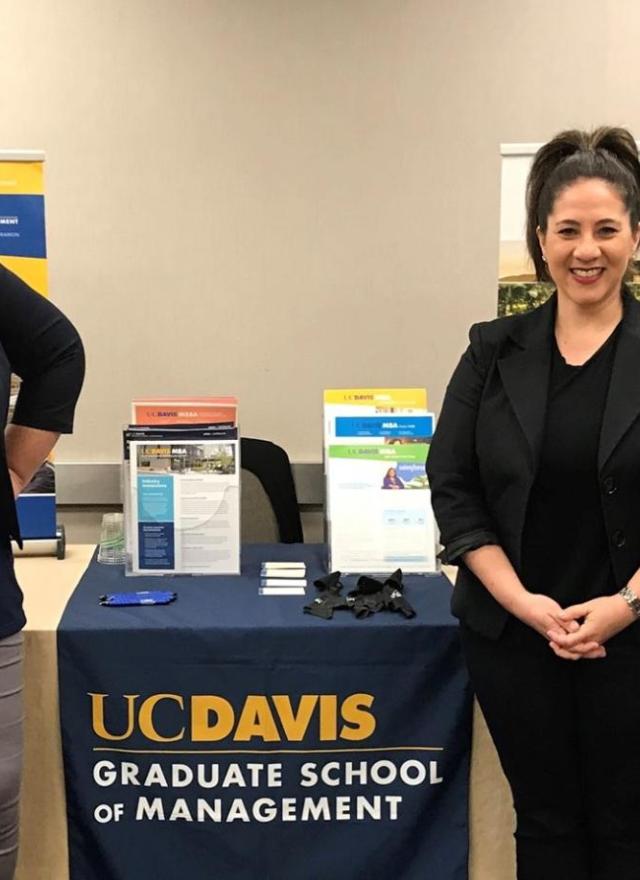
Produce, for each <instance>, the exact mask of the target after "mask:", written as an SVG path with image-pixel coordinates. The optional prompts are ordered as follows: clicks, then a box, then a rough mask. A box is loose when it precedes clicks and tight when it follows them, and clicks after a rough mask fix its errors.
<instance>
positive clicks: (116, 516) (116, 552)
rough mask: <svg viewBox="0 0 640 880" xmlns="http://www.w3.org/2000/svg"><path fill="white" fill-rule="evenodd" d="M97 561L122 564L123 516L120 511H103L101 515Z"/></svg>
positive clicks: (107, 563)
mask: <svg viewBox="0 0 640 880" xmlns="http://www.w3.org/2000/svg"><path fill="white" fill-rule="evenodd" d="M98 562H104V563H105V564H106V565H123V564H124V518H123V515H122V514H121V513H105V514H104V516H103V517H102V529H101V532H100V545H99V547H98Z"/></svg>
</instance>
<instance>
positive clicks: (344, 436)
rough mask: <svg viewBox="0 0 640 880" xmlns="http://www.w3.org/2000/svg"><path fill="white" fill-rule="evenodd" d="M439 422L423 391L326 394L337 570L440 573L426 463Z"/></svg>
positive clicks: (329, 523) (330, 522) (329, 490)
mask: <svg viewBox="0 0 640 880" xmlns="http://www.w3.org/2000/svg"><path fill="white" fill-rule="evenodd" d="M433 430H434V417H433V413H430V412H428V410H427V393H426V391H425V390H424V389H422V388H417V389H416V388H392V389H389V388H350V389H341V390H330V391H325V393H324V460H325V478H326V488H327V492H326V498H327V504H326V511H327V513H326V515H327V526H328V539H329V554H330V569H331V570H332V571H334V570H340V571H343V572H361V573H368V574H385V573H388V572H392V571H394V570H395V569H397V568H402V570H403V571H405V572H431V571H435V570H436V558H435V547H436V528H435V521H434V517H433V512H432V509H431V494H430V491H429V485H428V480H427V475H426V471H425V463H426V459H427V455H428V452H429V442H430V439H431V437H432V435H433Z"/></svg>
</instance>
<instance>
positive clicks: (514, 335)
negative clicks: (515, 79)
mask: <svg viewBox="0 0 640 880" xmlns="http://www.w3.org/2000/svg"><path fill="white" fill-rule="evenodd" d="M639 221H640V162H639V160H638V153H637V149H636V145H635V141H634V139H633V137H632V136H631V134H630V133H629V132H628V131H626V130H624V129H598V130H597V131H595V132H593V133H587V132H578V131H567V132H563V133H562V134H560V135H558V136H557V137H555V138H554V139H553V140H552V141H550V142H549V143H548V144H546V145H545V146H544V147H542V149H541V150H540V151H539V152H538V154H537V155H536V158H535V160H534V162H533V165H532V168H531V173H530V176H529V180H528V185H527V244H528V247H529V251H530V255H531V257H532V260H533V262H534V265H535V267H536V273H537V277H538V280H539V281H545V282H548V281H551V282H553V284H554V285H555V288H556V291H555V293H554V295H552V296H551V298H550V299H549V300H548V301H546V302H545V303H544V304H543V305H541V306H540V307H539V308H537V309H536V310H535V311H533V312H529V313H527V314H520V315H515V316H513V317H508V318H499V319H497V320H494V321H490V322H486V323H483V324H476V325H474V326H473V327H472V328H471V331H470V342H471V344H470V346H469V348H468V349H467V351H466V352H465V354H464V356H463V358H462V360H461V361H460V363H459V365H458V367H457V368H456V370H455V372H454V374H453V376H452V378H451V381H450V383H449V386H448V389H447V394H446V396H445V400H444V404H443V408H442V412H441V415H440V420H439V423H438V429H437V431H436V434H435V437H434V438H433V440H432V444H431V448H430V452H429V458H428V461H427V472H428V475H429V482H430V486H431V494H432V501H433V506H434V509H435V513H436V517H437V519H438V524H439V526H440V531H441V536H442V541H443V543H444V545H445V550H444V553H443V557H444V559H445V561H447V562H453V563H454V564H458V565H459V566H460V571H459V573H458V579H457V582H456V588H455V591H454V595H453V612H454V614H456V616H457V617H459V618H460V620H461V635H462V643H463V647H464V652H465V656H466V660H467V665H468V667H469V672H470V676H471V680H472V683H473V685H474V688H475V691H476V695H477V697H478V701H479V703H480V705H481V707H482V710H483V712H484V715H485V718H486V720H487V724H488V726H489V729H490V731H491V734H492V736H493V739H494V742H495V744H496V748H497V750H498V753H499V755H500V759H501V762H502V766H503V768H504V770H505V774H506V776H507V778H508V780H509V784H510V786H511V789H512V793H513V799H514V804H515V808H516V813H517V820H518V821H517V830H516V844H517V857H518V878H519V880H542V878H544V880H585V878H587V877H589V878H594V880H595V878H597V880H637V876H638V864H639V862H640V836H639V835H638V828H640V797H639V795H638V792H640V751H639V750H638V749H636V748H635V747H633V746H631V745H630V744H631V743H634V742H635V740H636V738H637V735H638V730H640V624H638V623H637V618H638V617H639V616H640V530H639V529H638V528H637V522H638V521H639V519H640V467H639V465H638V449H640V383H638V381H637V378H636V377H637V375H638V371H639V370H640V303H638V302H637V301H636V300H635V299H633V297H632V296H631V295H630V293H629V292H628V291H627V289H626V288H625V285H624V280H625V276H626V275H627V272H628V269H629V266H630V264H631V261H632V259H633V255H634V252H635V250H636V248H637V247H638V242H639V240H640V226H639Z"/></svg>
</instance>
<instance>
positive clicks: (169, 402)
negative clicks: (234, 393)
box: [131, 397, 238, 426]
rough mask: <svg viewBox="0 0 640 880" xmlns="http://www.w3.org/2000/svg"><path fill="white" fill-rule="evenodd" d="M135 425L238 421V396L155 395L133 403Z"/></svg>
mask: <svg viewBox="0 0 640 880" xmlns="http://www.w3.org/2000/svg"><path fill="white" fill-rule="evenodd" d="M131 423H132V424H133V425H218V424H221V423H225V424H231V425H234V426H236V425H237V424H238V400H237V398H235V397H184V398H176V397H172V398H169V397H167V398H163V397H155V398H152V399H148V400H142V399H141V400H134V401H133V403H132V404H131Z"/></svg>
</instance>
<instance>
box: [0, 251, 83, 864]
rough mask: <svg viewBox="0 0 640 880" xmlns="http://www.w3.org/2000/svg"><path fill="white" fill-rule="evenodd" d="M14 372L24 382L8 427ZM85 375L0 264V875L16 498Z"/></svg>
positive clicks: (71, 335) (31, 295) (17, 702)
mask: <svg viewBox="0 0 640 880" xmlns="http://www.w3.org/2000/svg"><path fill="white" fill-rule="evenodd" d="M12 372H14V373H16V374H17V375H18V376H20V378H21V379H22V382H21V385H20V391H19V393H18V398H17V400H16V405H15V409H14V413H13V418H12V421H11V423H10V424H9V425H6V421H7V412H8V407H9V395H10V389H11V373H12ZM83 376H84V353H83V349H82V343H81V342H80V338H79V336H78V334H77V333H76V331H75V329H74V328H73V326H72V325H71V323H70V322H69V321H68V320H67V319H66V318H65V317H64V315H63V314H62V313H61V312H60V311H59V310H58V309H57V308H56V307H55V306H54V305H52V303H50V302H48V301H47V300H46V299H45V298H44V297H42V296H40V294H38V293H35V292H34V291H33V290H31V289H30V288H29V287H27V285H26V284H24V283H23V282H22V281H21V280H20V279H19V278H18V277H16V276H15V275H14V274H12V273H11V272H9V271H8V270H7V269H5V268H4V267H3V266H0V414H1V418H2V427H3V429H4V431H3V432H0V880H11V878H12V877H13V874H14V868H15V862H16V853H17V837H18V834H17V828H18V794H19V790H20V775H21V757H22V699H21V691H22V636H21V633H20V630H21V629H22V627H23V626H24V623H25V618H24V614H23V611H22V593H21V592H20V588H19V586H18V584H17V581H16V578H15V574H14V571H13V556H12V553H11V543H10V540H11V538H15V540H16V541H17V542H18V543H21V542H20V530H19V526H18V519H17V516H16V507H15V503H14V498H15V496H17V495H18V494H19V493H20V492H21V491H22V489H23V488H24V487H25V486H26V485H27V484H28V483H29V481H30V480H31V477H32V476H33V474H34V473H35V471H36V470H37V469H38V467H40V465H41V464H42V462H43V461H44V460H45V459H46V457H47V455H48V454H49V452H50V451H51V449H52V448H53V445H54V444H55V442H56V440H57V439H58V436H59V435H60V434H62V433H69V432H70V431H71V430H72V427H73V412H74V406H75V403H76V400H77V398H78V395H79V393H80V388H81V386H82V380H83ZM43 734H44V735H47V731H44V732H43Z"/></svg>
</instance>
